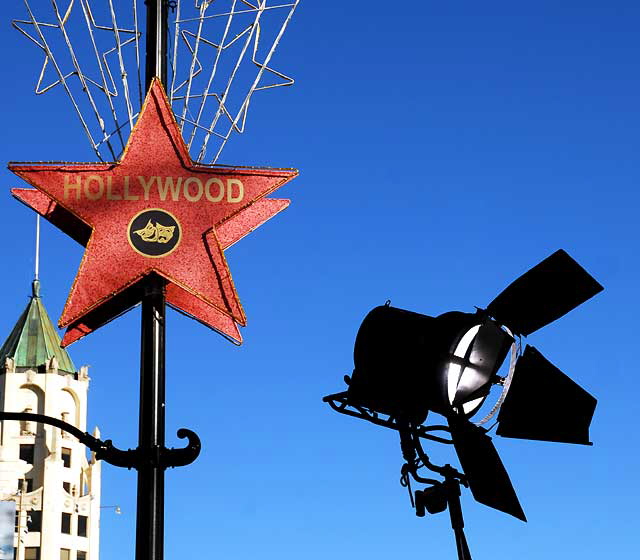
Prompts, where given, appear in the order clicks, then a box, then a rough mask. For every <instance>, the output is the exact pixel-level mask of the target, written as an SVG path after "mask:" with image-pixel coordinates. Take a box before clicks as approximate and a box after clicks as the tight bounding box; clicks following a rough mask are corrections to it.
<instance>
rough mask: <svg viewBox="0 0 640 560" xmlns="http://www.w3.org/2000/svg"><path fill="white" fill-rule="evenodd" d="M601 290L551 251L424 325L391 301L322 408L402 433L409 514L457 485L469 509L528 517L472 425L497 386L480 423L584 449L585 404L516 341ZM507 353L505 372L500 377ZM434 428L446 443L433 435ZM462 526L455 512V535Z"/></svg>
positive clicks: (360, 336)
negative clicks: (428, 449) (340, 388)
mask: <svg viewBox="0 0 640 560" xmlns="http://www.w3.org/2000/svg"><path fill="white" fill-rule="evenodd" d="M602 289H603V288H602V286H600V284H598V282H596V281H595V280H594V279H593V278H592V277H591V276H590V275H589V273H587V272H586V271H585V270H584V269H583V268H582V267H581V266H580V265H579V264H578V263H577V262H576V261H575V260H573V259H572V258H571V257H570V256H569V255H568V254H567V253H566V252H565V251H563V250H559V251H557V252H555V253H554V254H552V255H551V256H550V257H548V258H546V259H545V260H543V261H542V262H541V263H539V264H538V265H537V266H535V267H534V268H532V269H531V270H529V271H528V272H527V273H525V274H524V275H522V276H521V277H520V278H518V279H517V280H515V281H514V282H513V283H512V284H510V285H509V286H508V287H507V288H506V289H505V290H504V291H503V292H502V293H500V294H499V295H498V296H497V297H496V298H495V299H494V300H493V301H492V302H491V303H490V304H489V305H488V306H487V307H486V308H485V309H477V311H476V312H475V313H463V312H459V311H452V312H448V313H444V314H442V315H439V316H437V317H430V316H427V315H422V314H420V313H415V312H413V311H406V310H404V309H398V308H395V307H392V306H391V305H389V304H386V305H383V306H380V307H376V308H374V309H373V310H372V311H370V312H369V314H368V315H367V316H366V317H365V319H364V321H363V322H362V325H361V326H360V329H359V330H358V333H357V336H356V341H355V347H354V370H353V373H352V375H351V376H346V377H345V381H346V382H347V385H348V388H347V390H346V391H344V392H342V393H336V394H333V395H329V396H327V397H325V398H324V400H325V401H326V402H328V403H329V404H330V405H331V406H332V408H334V409H335V410H337V411H338V412H341V413H344V414H348V415H351V416H356V417H358V418H362V419H365V420H368V421H370V422H373V423H375V424H378V425H382V426H385V427H389V428H393V429H396V430H398V431H399V432H400V436H401V444H402V450H403V455H404V457H405V460H406V461H407V464H406V465H405V466H404V467H403V469H404V470H403V473H404V474H405V475H406V474H407V473H409V474H411V476H412V477H413V478H414V479H415V480H417V481H427V482H428V483H430V484H431V487H430V488H427V489H426V490H422V491H418V493H416V504H415V506H416V508H417V512H419V513H422V514H424V511H425V509H426V510H427V511H429V510H430V509H433V510H434V511H435V510H438V509H439V508H440V506H441V505H442V504H443V500H444V498H443V497H442V496H443V492H444V490H443V489H446V488H453V485H454V484H459V483H462V484H464V485H468V486H469V488H470V490H471V492H472V494H473V496H474V498H475V499H476V500H477V501H478V502H480V503H483V504H485V505H487V506H489V507H492V508H495V509H498V510H500V511H503V512H505V513H508V514H510V515H513V516H515V517H517V518H519V519H522V520H523V521H526V518H525V515H524V512H523V510H522V508H521V506H520V503H519V501H518V498H517V496H516V493H515V491H514V489H513V486H512V485H511V481H510V480H509V476H508V475H507V472H506V470H505V468H504V466H503V464H502V462H501V460H500V457H499V456H498V453H497V451H496V449H495V447H494V445H493V442H492V440H491V438H490V437H489V436H488V435H487V433H486V430H485V429H484V428H482V427H480V425H478V424H476V423H474V422H472V420H471V419H472V417H474V415H476V414H477V412H478V411H479V410H480V408H481V407H482V405H483V403H484V402H485V399H487V396H488V395H489V393H490V392H491V390H492V388H496V389H498V392H499V396H498V398H497V402H496V404H495V406H494V407H493V409H492V410H491V411H490V413H489V414H488V415H487V417H485V419H483V421H481V422H480V424H482V423H483V422H485V421H487V420H488V419H490V418H493V419H494V421H495V420H496V418H495V415H496V414H497V413H498V412H499V414H498V415H497V422H498V428H497V431H496V434H497V435H500V436H504V437H511V438H521V439H537V440H545V441H556V442H565V443H580V444H589V425H590V423H591V419H592V417H593V413H594V410H595V405H596V400H595V398H593V397H592V396H591V395H589V394H588V393H587V392H586V391H585V390H584V389H582V388H581V387H580V386H579V385H577V384H576V383H575V382H573V381H572V380H571V379H569V378H568V377H567V376H566V375H565V374H564V373H562V372H561V371H560V370H559V369H558V368H556V367H555V366H554V365H553V364H551V363H550V362H549V361H548V360H547V359H546V358H544V357H543V356H542V354H541V353H540V352H539V351H538V350H536V349H535V348H533V347H532V346H527V347H526V349H525V350H524V352H521V351H520V339H521V337H522V336H528V335H530V334H532V333H533V332H535V331H537V330H538V329H540V328H542V327H544V326H545V325H547V324H549V323H551V322H553V321H555V320H556V319H558V318H559V317H562V316H563V315H564V314H566V313H568V312H569V311H571V310H572V309H574V308H575V307H577V306H579V305H580V304H582V303H584V302H585V301H586V300H588V299H590V298H591V297H593V296H594V295H595V294H597V293H598V292H600V291H601V290H602ZM509 354H511V357H510V359H509V367H508V368H507V373H506V375H503V376H502V377H500V376H499V375H498V372H499V370H500V368H501V366H502V365H503V363H504V362H505V360H506V358H507V356H508V355H509ZM429 413H437V414H440V415H442V416H444V417H445V419H446V422H447V426H446V427H443V426H425V425H424V422H425V420H426V419H427V416H428V415H429ZM442 428H445V429H446V431H447V432H449V434H450V437H451V439H450V440H445V439H444V438H441V437H437V436H435V435H433V432H434V431H435V430H437V429H442ZM420 438H423V439H430V440H435V441H440V442H446V443H453V445H454V447H455V450H456V454H457V456H458V459H459V461H460V465H461V467H462V471H463V473H457V471H455V469H452V468H451V467H450V466H448V465H446V466H444V467H437V466H436V465H433V464H432V463H431V462H430V461H429V459H428V457H427V456H426V454H425V453H424V451H423V450H422V448H421V446H420ZM422 466H425V467H427V468H429V469H430V470H432V471H433V472H436V473H438V474H440V475H442V476H443V477H445V483H440V482H437V481H433V480H431V479H424V478H422V477H421V476H419V475H418V474H417V469H418V468H421V467H422ZM455 473H457V474H455ZM441 484H444V486H441ZM407 485H408V482H407ZM451 492H454V491H453V490H451ZM451 492H450V496H449V505H450V509H451V503H454V502H455V500H454V502H452V501H451V500H452V499H453V498H451V496H452V495H453V494H452V493H451ZM432 503H433V504H434V506H433V507H431V504H432ZM455 507H456V508H457V507H458V506H455ZM461 524H462V520H461V513H460V520H459V522H458V525H459V527H460V528H459V531H460V532H461V531H462V529H461V527H462V525H461ZM460 538H461V539H462V538H463V537H462V536H460ZM465 546H466V545H465ZM463 548H464V547H463ZM460 550H461V549H460V548H459V552H460ZM469 557H470V556H469Z"/></svg>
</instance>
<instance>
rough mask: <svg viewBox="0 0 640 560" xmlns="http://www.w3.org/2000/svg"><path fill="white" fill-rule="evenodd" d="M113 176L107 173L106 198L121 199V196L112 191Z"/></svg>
mask: <svg viewBox="0 0 640 560" xmlns="http://www.w3.org/2000/svg"><path fill="white" fill-rule="evenodd" d="M112 183H113V177H111V175H109V176H108V177H107V200H122V196H121V195H119V194H118V193H114V192H113V191H112V188H113V185H112Z"/></svg>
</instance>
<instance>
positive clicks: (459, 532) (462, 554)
mask: <svg viewBox="0 0 640 560" xmlns="http://www.w3.org/2000/svg"><path fill="white" fill-rule="evenodd" d="M445 485H446V487H447V505H448V506H449V516H450V517H451V527H452V529H453V532H454V534H455V537H456V548H457V549H458V560H472V559H471V552H470V551H469V546H468V545H467V539H466V537H465V536H464V519H463V518H462V507H461V506H460V483H459V482H458V481H457V480H455V479H453V478H448V479H446V480H445Z"/></svg>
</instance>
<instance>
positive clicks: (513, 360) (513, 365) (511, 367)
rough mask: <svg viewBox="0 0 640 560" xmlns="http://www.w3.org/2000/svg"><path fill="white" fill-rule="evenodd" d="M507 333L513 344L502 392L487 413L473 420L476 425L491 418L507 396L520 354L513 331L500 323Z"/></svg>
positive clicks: (480, 424)
mask: <svg viewBox="0 0 640 560" xmlns="http://www.w3.org/2000/svg"><path fill="white" fill-rule="evenodd" d="M502 326H503V327H504V329H505V330H506V331H507V333H508V334H509V335H510V336H511V337H513V344H512V345H511V358H510V360H509V372H508V373H507V377H506V378H505V380H504V384H503V385H502V392H501V393H500V396H499V397H498V400H497V401H496V404H494V405H493V408H492V409H491V410H490V411H489V412H488V413H487V415H486V416H485V417H484V418H483V419H482V420H480V421H479V422H475V424H476V426H482V425H483V424H486V423H487V422H488V421H489V420H491V419H492V418H493V417H494V416H495V414H496V412H498V410H500V407H501V406H502V403H503V402H504V399H505V398H506V397H507V393H508V392H509V387H511V381H512V379H513V373H514V372H515V369H516V362H517V361H518V357H519V356H520V343H519V342H516V338H515V337H514V336H513V333H512V332H511V331H510V330H509V328H508V327H506V326H504V325H502Z"/></svg>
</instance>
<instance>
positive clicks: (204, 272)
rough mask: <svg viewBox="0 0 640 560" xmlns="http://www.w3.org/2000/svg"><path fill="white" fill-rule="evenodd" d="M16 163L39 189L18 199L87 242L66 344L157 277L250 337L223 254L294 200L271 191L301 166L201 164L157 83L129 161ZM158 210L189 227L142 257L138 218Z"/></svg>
mask: <svg viewBox="0 0 640 560" xmlns="http://www.w3.org/2000/svg"><path fill="white" fill-rule="evenodd" d="M9 169H10V170H11V171H13V172H14V173H16V174H17V175H18V176H20V177H22V178H23V179H24V180H25V181H27V182H28V183H30V184H31V185H32V186H34V187H36V189H38V190H37V191H34V190H32V189H13V194H14V196H15V197H16V198H18V199H19V200H21V201H22V202H24V203H25V204H27V205H28V206H30V207H31V208H33V209H34V210H35V211H36V212H38V213H39V214H41V215H43V216H44V217H45V218H47V219H48V220H49V221H51V222H52V223H53V224H54V225H56V226H57V227H59V228H60V229H61V230H62V231H64V232H65V233H67V234H68V235H70V236H71V237H73V238H74V239H76V241H78V242H80V243H82V244H83V245H86V251H85V254H84V256H83V259H82V262H81V264H80V268H79V270H78V274H77V276H76V279H75V281H74V284H73V287H72V289H71V292H70V294H69V297H68V299H67V303H66V305H65V307H64V310H63V312H62V316H61V318H60V321H59V324H60V326H61V327H68V330H67V333H66V335H65V337H64V339H63V345H68V344H70V343H71V342H74V341H75V340H78V339H79V338H81V337H82V336H85V335H86V334H88V333H89V332H92V331H93V330H95V329H96V328H98V327H100V326H101V325H103V324H104V323H106V322H108V321H109V320H111V319H113V318H114V317H116V316H118V315H120V314H122V313H123V312H125V311H126V310H127V309H129V308H130V307H131V306H132V305H135V304H136V303H137V302H138V301H139V300H140V293H141V292H140V290H139V289H138V287H139V285H140V281H141V280H142V279H143V278H144V277H145V276H147V275H149V274H152V273H156V274H159V275H160V276H162V277H163V278H165V279H166V280H167V281H168V283H167V303H168V304H169V305H171V306H172V307H174V308H176V309H178V310H179V311H182V312H184V313H185V314H187V315H189V316H191V317H193V318H195V319H197V320H199V321H201V322H202V323H204V324H206V325H207V326H209V327H211V328H214V329H215V330H217V331H219V332H220V333H222V334H224V335H226V336H227V337H229V338H231V339H232V340H234V341H236V342H238V343H239V342H240V341H241V337H240V333H239V330H238V327H237V325H244V324H245V321H246V317H245V314H244V311H243V310H242V307H241V305H240V301H239V299H238V296H237V294H236V291H235V287H234V285H233V281H232V279H231V273H230V271H229V268H228V266H227V263H226V260H225V257H224V252H223V251H224V249H226V248H227V247H229V246H230V245H231V244H233V243H235V242H236V241H238V240H239V239H241V238H242V237H244V236H245V235H246V234H247V233H250V232H251V231H253V230H254V229H255V228H257V227H258V226H260V225H261V224H262V223H264V222H265V221H267V220H268V219H269V218H271V217H272V216H274V215H275V214H276V213H278V212H280V211H281V210H283V209H284V208H285V207H286V206H287V205H288V203H289V201H288V200H280V199H265V198H263V197H264V196H266V195H268V194H269V193H271V192H273V191H274V190H275V189H277V188H278V187H280V186H282V185H283V184H284V183H286V182H288V181H289V180H291V179H292V178H294V177H295V176H296V175H297V171H296V170H293V169H271V168H241V167H223V166H207V165H199V164H195V163H194V162H193V161H192V160H191V158H190V157H189V154H188V151H187V148H186V146H185V144H184V141H183V139H182V136H181V134H180V130H179V127H178V125H177V123H176V122H175V119H174V117H173V113H172V111H171V107H170V105H169V101H168V100H167V98H166V95H165V93H164V90H163V89H162V85H161V84H160V82H159V81H157V80H156V81H154V83H153V84H152V86H151V88H150V90H149V93H148V95H147V98H146V100H145V103H144V105H143V108H142V110H141V112H140V116H139V119H138V122H137V123H136V125H135V127H134V129H133V131H132V133H131V137H130V139H129V142H128V144H127V147H126V148H125V151H124V154H123V156H122V159H121V160H120V161H119V162H117V163H92V164H78V163H58V164H25V163H12V164H10V165H9ZM148 209H160V210H162V211H163V212H165V213H168V214H170V215H171V216H172V217H174V218H175V220H176V221H177V223H178V224H179V228H176V229H177V232H178V233H179V242H178V244H177V245H176V247H175V249H174V250H172V251H171V252H168V253H166V254H164V255H162V256H155V257H151V256H148V255H145V254H142V253H140V252H139V251H138V250H136V249H135V248H134V246H133V244H132V243H131V241H130V239H129V225H130V223H131V221H132V219H133V218H134V217H135V216H136V215H137V214H139V213H140V212H142V211H144V210H148ZM158 223H159V222H158ZM164 225H166V224H164ZM177 235H178V234H177V233H176V236H177ZM134 237H135V236H134Z"/></svg>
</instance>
